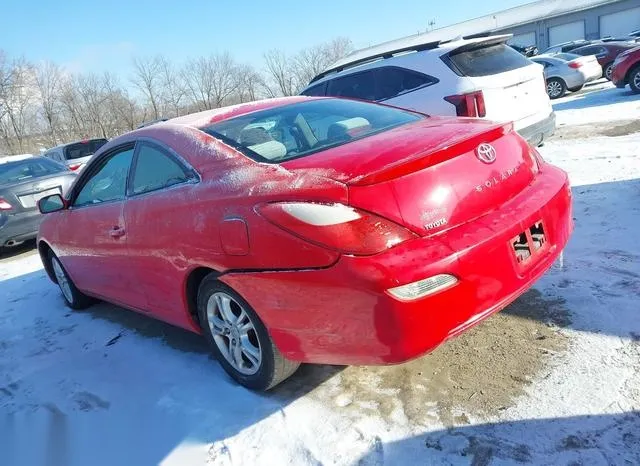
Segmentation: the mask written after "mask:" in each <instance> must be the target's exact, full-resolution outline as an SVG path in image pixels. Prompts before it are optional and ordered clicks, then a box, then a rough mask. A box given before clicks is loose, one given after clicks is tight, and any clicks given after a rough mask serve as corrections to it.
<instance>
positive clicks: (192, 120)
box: [153, 96, 322, 128]
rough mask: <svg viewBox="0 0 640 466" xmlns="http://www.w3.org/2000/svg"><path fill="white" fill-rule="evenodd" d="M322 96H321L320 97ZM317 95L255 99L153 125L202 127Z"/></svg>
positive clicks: (314, 98) (310, 98) (311, 98)
mask: <svg viewBox="0 0 640 466" xmlns="http://www.w3.org/2000/svg"><path fill="white" fill-rule="evenodd" d="M320 98H322V97H320ZM316 99H318V97H306V96H292V97H276V98H273V99H263V100H256V101H253V102H246V103H242V104H237V105H230V106H227V107H220V108H214V109H212V110H205V111H203V112H198V113H191V114H189V115H184V116H179V117H176V118H171V119H170V120H167V121H166V122H160V123H157V124H155V125H153V126H160V125H163V124H166V123H168V124H175V125H185V126H192V127H194V128H202V127H205V126H208V125H210V124H213V123H218V122H220V121H224V120H228V119H229V118H233V117H237V116H241V115H246V114H248V113H252V112H257V111H259V110H268V109H270V108H276V107H282V106H283V105H289V104H294V103H296V102H302V101H304V100H316Z"/></svg>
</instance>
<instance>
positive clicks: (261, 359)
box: [198, 275, 300, 390]
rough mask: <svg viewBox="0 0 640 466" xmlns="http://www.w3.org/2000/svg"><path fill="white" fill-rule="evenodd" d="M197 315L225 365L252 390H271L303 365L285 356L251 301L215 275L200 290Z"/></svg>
mask: <svg viewBox="0 0 640 466" xmlns="http://www.w3.org/2000/svg"><path fill="white" fill-rule="evenodd" d="M198 316H199V320H200V326H201V328H202V332H203V333H204V335H205V336H206V338H207V340H208V341H209V343H210V345H211V347H212V349H213V353H214V354H215V356H216V358H217V359H218V361H219V362H220V365H221V366H222V368H223V369H224V370H225V371H226V372H227V374H229V375H230V376H231V377H232V378H233V379H234V380H235V381H236V382H238V383H239V384H241V385H244V386H245V387H247V388H249V389H251V390H269V389H270V388H273V387H275V386H276V385H277V384H279V383H280V382H282V381H283V380H285V379H286V378H288V377H289V376H291V375H292V374H293V373H294V372H295V371H296V370H297V369H298V367H299V366H300V363H298V362H295V361H289V360H288V359H285V358H284V356H282V354H281V353H280V351H279V350H278V348H277V347H276V345H275V344H274V343H273V341H272V340H271V337H270V336H269V333H268V332H267V329H266V327H265V326H264V324H263V323H262V321H261V320H260V318H259V317H258V314H256V312H255V311H254V310H253V309H252V308H251V306H249V303H247V302H246V301H245V300H244V299H243V298H242V297H241V296H240V295H239V294H238V293H236V292H235V291H233V290H232V289H231V288H229V287H228V286H226V285H225V284H223V283H221V282H219V281H218V280H217V279H216V277H215V276H214V275H209V276H207V277H205V279H204V280H203V281H202V283H201V284H200V287H199V289H198Z"/></svg>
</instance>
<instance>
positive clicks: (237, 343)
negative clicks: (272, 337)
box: [207, 292, 262, 375]
mask: <svg viewBox="0 0 640 466" xmlns="http://www.w3.org/2000/svg"><path fill="white" fill-rule="evenodd" d="M207 321H208V323H209V329H210V330H211V334H212V335H213V341H214V342H215V344H216V346H217V347H218V349H219V350H220V353H222V355H223V356H224V358H225V359H226V360H227V362H228V363H229V364H231V366H232V367H233V368H234V369H236V370H237V371H238V372H240V373H241V374H245V375H252V374H255V373H256V372H258V370H259V369H260V363H261V361H262V349H261V347H260V341H259V339H258V335H257V333H256V329H255V327H254V324H253V322H252V321H251V318H250V317H249V314H248V313H247V312H246V311H245V309H244V308H243V307H242V305H241V304H240V303H238V302H237V301H236V300H235V299H233V297H231V296H230V295H228V294H227V293H224V292H217V293H214V294H212V295H211V297H210V298H209V300H208V301H207Z"/></svg>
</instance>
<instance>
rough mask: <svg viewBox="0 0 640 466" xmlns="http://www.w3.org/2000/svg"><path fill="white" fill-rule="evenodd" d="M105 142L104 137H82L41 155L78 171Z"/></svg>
mask: <svg viewBox="0 0 640 466" xmlns="http://www.w3.org/2000/svg"><path fill="white" fill-rule="evenodd" d="M106 143H107V140H106V139H105V138H97V139H84V140H82V141H76V142H70V143H67V144H62V145H59V146H56V147H53V148H51V149H49V150H47V151H46V152H45V153H43V154H42V155H43V156H44V157H48V158H50V159H52V160H55V161H56V162H60V163H63V164H65V165H66V166H67V167H69V169H71V170H73V171H76V172H77V171H80V170H82V168H83V167H84V166H85V165H86V163H87V162H88V161H89V159H90V158H91V156H92V155H93V154H95V153H96V152H97V151H98V149H100V148H101V147H102V146H104V145H105V144H106Z"/></svg>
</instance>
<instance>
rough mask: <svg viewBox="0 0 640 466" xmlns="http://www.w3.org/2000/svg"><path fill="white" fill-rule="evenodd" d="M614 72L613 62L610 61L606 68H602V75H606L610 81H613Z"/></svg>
mask: <svg viewBox="0 0 640 466" xmlns="http://www.w3.org/2000/svg"><path fill="white" fill-rule="evenodd" d="M612 72H613V63H609V64H608V65H607V66H605V67H604V70H602V76H604V77H605V78H607V79H608V80H609V81H611V73H612Z"/></svg>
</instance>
